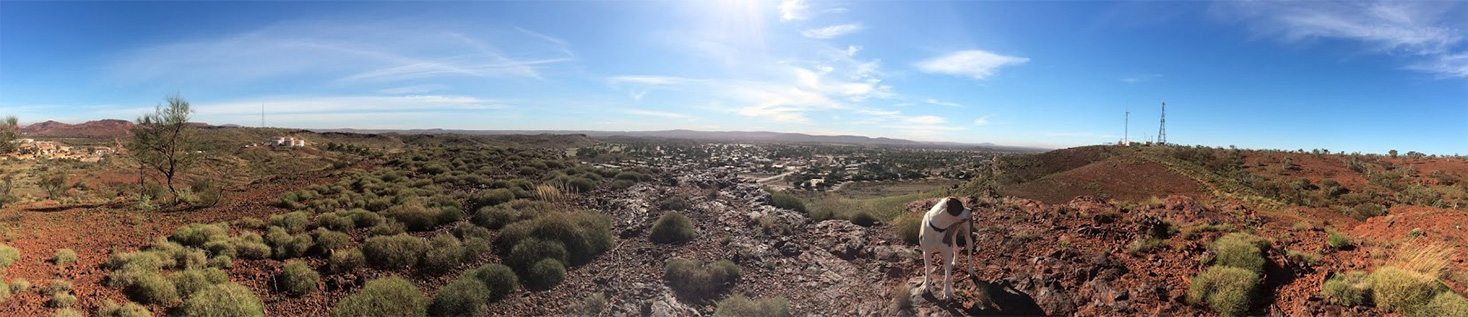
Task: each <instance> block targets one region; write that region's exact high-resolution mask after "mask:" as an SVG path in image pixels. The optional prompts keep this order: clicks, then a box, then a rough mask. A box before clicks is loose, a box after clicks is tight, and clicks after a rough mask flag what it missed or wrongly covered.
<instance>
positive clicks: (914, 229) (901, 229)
mask: <svg viewBox="0 0 1468 317" xmlns="http://www.w3.org/2000/svg"><path fill="white" fill-rule="evenodd" d="M892 227H893V228H894V229H895V230H897V235H898V236H899V237H901V238H902V241H907V243H908V244H914V245H915V244H918V235H919V234H921V232H922V231H921V230H922V229H923V214H921V213H905V214H902V215H901V216H897V219H894V220H892Z"/></svg>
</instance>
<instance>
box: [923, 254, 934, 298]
mask: <svg viewBox="0 0 1468 317" xmlns="http://www.w3.org/2000/svg"><path fill="white" fill-rule="evenodd" d="M922 252H923V292H927V293H932V292H933V288H932V287H933V283H932V282H931V279H929V278H928V274H929V272H928V271H929V270H928V268H930V267H932V266H931V265H932V264H929V263H928V262H930V261H932V259H933V256H932V255H933V254H932V253H928V251H927V250H923V251H922Z"/></svg>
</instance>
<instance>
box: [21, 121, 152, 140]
mask: <svg viewBox="0 0 1468 317" xmlns="http://www.w3.org/2000/svg"><path fill="white" fill-rule="evenodd" d="M132 129H133V123H132V122H129V121H125V120H117V119H106V120H96V121H87V122H83V123H79V124H67V123H61V122H56V121H49V120H48V121H45V122H40V123H33V124H30V125H26V126H25V127H22V128H21V129H20V132H21V133H22V134H24V135H26V136H31V137H52V138H121V137H126V136H128V135H129V133H130V132H131V131H132Z"/></svg>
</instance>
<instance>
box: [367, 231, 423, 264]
mask: <svg viewBox="0 0 1468 317" xmlns="http://www.w3.org/2000/svg"><path fill="white" fill-rule="evenodd" d="M427 248H428V244H427V243H425V242H423V239H420V238H418V237H414V236H411V235H408V234H398V235H393V236H379V237H372V238H370V239H367V242H366V243H363V244H362V255H365V256H366V258H367V261H368V262H369V263H372V264H373V265H375V266H379V267H384V268H407V267H409V266H411V265H413V264H415V263H418V259H419V258H420V257H422V256H423V252H424V251H425V250H426V249H427Z"/></svg>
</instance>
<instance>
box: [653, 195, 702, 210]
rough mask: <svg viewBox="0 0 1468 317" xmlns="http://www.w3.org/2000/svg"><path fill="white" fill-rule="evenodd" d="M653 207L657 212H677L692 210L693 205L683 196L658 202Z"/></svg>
mask: <svg viewBox="0 0 1468 317" xmlns="http://www.w3.org/2000/svg"><path fill="white" fill-rule="evenodd" d="M655 206H656V208H657V210H659V211H679V210H688V209H691V208H693V203H691V202H689V201H688V198H684V197H683V196H672V197H668V198H664V199H663V200H659V201H658V202H657V203H656V204H655Z"/></svg>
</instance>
